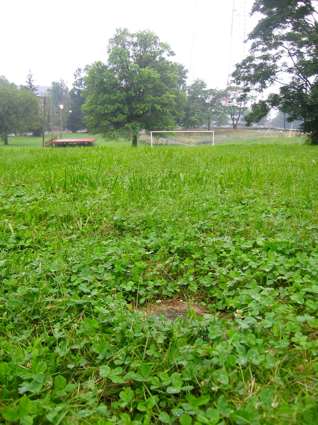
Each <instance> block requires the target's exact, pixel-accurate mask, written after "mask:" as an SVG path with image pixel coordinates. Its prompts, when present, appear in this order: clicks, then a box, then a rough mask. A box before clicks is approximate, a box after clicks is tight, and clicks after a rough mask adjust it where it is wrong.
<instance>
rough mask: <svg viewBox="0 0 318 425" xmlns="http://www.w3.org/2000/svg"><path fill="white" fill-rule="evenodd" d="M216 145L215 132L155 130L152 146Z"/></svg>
mask: <svg viewBox="0 0 318 425" xmlns="http://www.w3.org/2000/svg"><path fill="white" fill-rule="evenodd" d="M214 144H215V134H214V130H154V131H150V145H151V147H153V146H154V145H181V146H198V145H213V146H214Z"/></svg>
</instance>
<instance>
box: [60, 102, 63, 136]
mask: <svg viewBox="0 0 318 425" xmlns="http://www.w3.org/2000/svg"><path fill="white" fill-rule="evenodd" d="M59 108H60V138H61V139H62V137H63V109H64V105H62V104H61V105H59Z"/></svg>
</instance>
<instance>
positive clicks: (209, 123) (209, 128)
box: [208, 117, 212, 130]
mask: <svg viewBox="0 0 318 425" xmlns="http://www.w3.org/2000/svg"><path fill="white" fill-rule="evenodd" d="M211 121H212V120H211V117H209V118H208V130H211Z"/></svg>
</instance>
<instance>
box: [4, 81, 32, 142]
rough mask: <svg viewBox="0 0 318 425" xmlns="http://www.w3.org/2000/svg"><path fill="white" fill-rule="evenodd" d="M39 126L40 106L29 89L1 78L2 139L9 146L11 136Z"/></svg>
mask: <svg viewBox="0 0 318 425" xmlns="http://www.w3.org/2000/svg"><path fill="white" fill-rule="evenodd" d="M38 126H39V104H38V100H37V98H36V96H35V95H34V94H33V93H32V92H31V91H30V90H28V89H25V88H18V87H17V86H16V85H15V84H11V83H9V81H7V80H6V79H5V78H1V77H0V137H1V138H2V139H3V141H4V143H5V144H6V145H7V144H8V140H9V137H8V136H9V134H10V133H13V132H23V131H32V130H34V129H35V128H37V127H38Z"/></svg>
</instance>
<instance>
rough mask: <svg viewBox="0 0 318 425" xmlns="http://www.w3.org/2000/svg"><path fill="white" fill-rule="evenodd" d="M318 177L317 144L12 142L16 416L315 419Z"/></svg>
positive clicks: (6, 197)
mask: <svg viewBox="0 0 318 425" xmlns="http://www.w3.org/2000/svg"><path fill="white" fill-rule="evenodd" d="M317 181H318V150H317V148H315V147H311V146H306V145H293V144H291V145H277V144H276V145H275V144H272V145H255V144H251V145H247V146H244V145H231V146H216V147H214V148H213V147H202V148H194V149H189V148H165V147H160V148H158V149H150V148H148V147H144V148H138V149H132V148H127V147H96V148H89V149H85V148H70V149H68V148H66V149H30V148H20V149H16V148H14V147H12V148H10V147H9V148H6V149H0V417H2V419H1V421H2V423H5V424H21V425H29V424H39V425H42V424H72V425H73V424H92V425H93V424H94V425H95V424H98V425H102V424H103V425H104V424H106V425H107V424H181V425H189V424H211V425H221V424H222V425H225V424H226V425H229V424H231V425H232V424H237V425H246V424H251V425H257V424H268V425H269V424H288V425H290V424H302V425H309V424H315V423H317V422H316V421H317V415H318V404H317V397H318V387H317V384H318V382H317V381H318V359H317V353H318V340H317V335H318V318H317V310H318V249H317V242H318V214H317V212H318V211H317V207H318V184H317ZM174 298H178V299H180V298H181V299H183V300H189V301H191V302H196V303H198V304H199V305H200V306H202V308H204V309H205V311H206V314H205V315H203V316H199V315H197V314H196V313H195V312H194V311H190V312H189V313H188V314H187V315H186V316H184V317H179V318H177V319H176V320H168V319H165V318H164V317H157V316H145V314H144V312H143V308H142V307H143V306H145V305H147V303H150V302H156V301H157V300H163V299H174ZM1 421H0V422H1Z"/></svg>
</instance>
